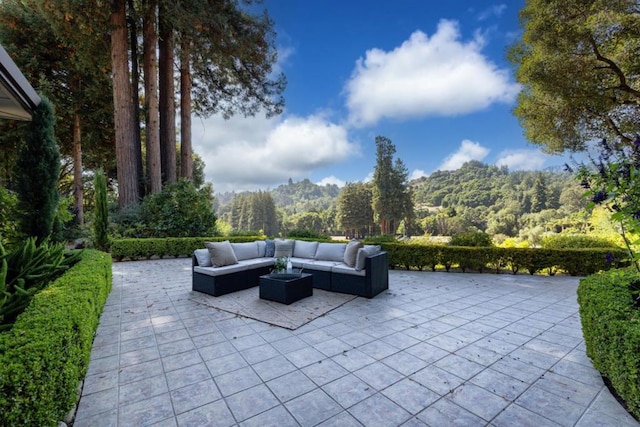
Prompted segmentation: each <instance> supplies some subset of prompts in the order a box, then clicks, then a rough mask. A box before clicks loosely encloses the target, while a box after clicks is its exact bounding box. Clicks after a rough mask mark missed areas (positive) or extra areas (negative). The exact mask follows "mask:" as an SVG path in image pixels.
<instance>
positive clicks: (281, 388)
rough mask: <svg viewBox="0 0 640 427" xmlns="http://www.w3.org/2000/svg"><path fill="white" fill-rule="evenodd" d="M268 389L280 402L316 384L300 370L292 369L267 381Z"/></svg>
mask: <svg viewBox="0 0 640 427" xmlns="http://www.w3.org/2000/svg"><path fill="white" fill-rule="evenodd" d="M267 386H268V387H269V389H270V390H271V391H272V392H273V394H275V396H276V397H277V398H278V399H279V400H280V401H281V402H287V401H289V400H291V399H294V398H296V397H299V396H302V395H303V394H305V393H308V392H310V391H311V390H313V389H315V388H316V387H317V386H316V385H315V384H314V383H313V381H311V380H310V379H309V378H307V377H306V376H305V375H304V374H303V373H302V372H300V371H293V372H290V373H288V374H285V375H283V376H281V377H278V378H274V379H272V380H271V381H269V382H267Z"/></svg>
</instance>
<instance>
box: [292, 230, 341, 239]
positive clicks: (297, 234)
mask: <svg viewBox="0 0 640 427" xmlns="http://www.w3.org/2000/svg"><path fill="white" fill-rule="evenodd" d="M287 238H289V239H293V238H301V239H318V240H329V239H331V236H329V235H328V234H326V233H318V232H317V231H315V230H309V229H308V228H294V229H293V230H289V231H288V232H287Z"/></svg>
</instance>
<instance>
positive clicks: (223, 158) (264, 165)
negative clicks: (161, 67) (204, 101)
mask: <svg viewBox="0 0 640 427" xmlns="http://www.w3.org/2000/svg"><path fill="white" fill-rule="evenodd" d="M201 123H202V128H201V132H199V126H198V121H197V119H195V120H194V126H193V141H194V143H193V145H194V150H195V152H196V153H197V154H198V155H199V156H201V157H202V159H203V160H204V162H205V165H206V166H205V175H206V179H207V181H209V182H212V183H213V186H214V190H215V191H219V192H224V191H233V190H235V191H243V190H255V189H259V188H262V189H264V188H268V187H272V186H275V185H279V184H281V183H283V182H286V181H287V180H288V179H289V178H292V179H299V178H308V177H309V175H310V174H311V172H312V171H313V170H315V169H320V168H326V167H328V166H330V165H332V164H335V163H339V162H342V161H344V160H346V159H347V158H348V157H349V156H352V155H357V154H359V151H358V147H357V145H356V144H353V143H351V142H350V141H349V137H348V135H347V130H346V129H345V128H344V127H342V126H340V125H336V124H334V123H331V122H329V121H327V120H326V119H325V118H323V117H322V116H319V115H311V116H308V117H304V118H303V117H297V116H293V115H291V116H288V117H286V118H282V117H278V118H271V119H266V118H264V117H263V116H260V117H251V118H243V117H233V118H231V119H229V120H226V121H225V120H224V119H222V118H221V117H219V116H214V117H210V118H208V119H206V120H203V121H202V122H201Z"/></svg>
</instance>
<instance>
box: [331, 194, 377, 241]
mask: <svg viewBox="0 0 640 427" xmlns="http://www.w3.org/2000/svg"><path fill="white" fill-rule="evenodd" d="M372 201H373V194H372V191H371V185H370V184H364V183H361V182H355V183H348V184H346V185H345V186H344V187H343V188H342V191H341V192H340V194H339V195H338V199H337V211H336V221H337V223H338V226H339V227H340V230H342V231H343V232H344V234H345V235H346V236H349V237H354V238H363V237H365V236H368V235H371V234H373V230H374V229H375V224H374V222H373V207H372Z"/></svg>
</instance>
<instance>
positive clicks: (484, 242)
mask: <svg viewBox="0 0 640 427" xmlns="http://www.w3.org/2000/svg"><path fill="white" fill-rule="evenodd" d="M449 246H493V242H492V241H491V236H489V235H488V234H487V233H484V232H482V231H477V232H467V233H459V234H455V235H453V236H451V240H450V241H449Z"/></svg>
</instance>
